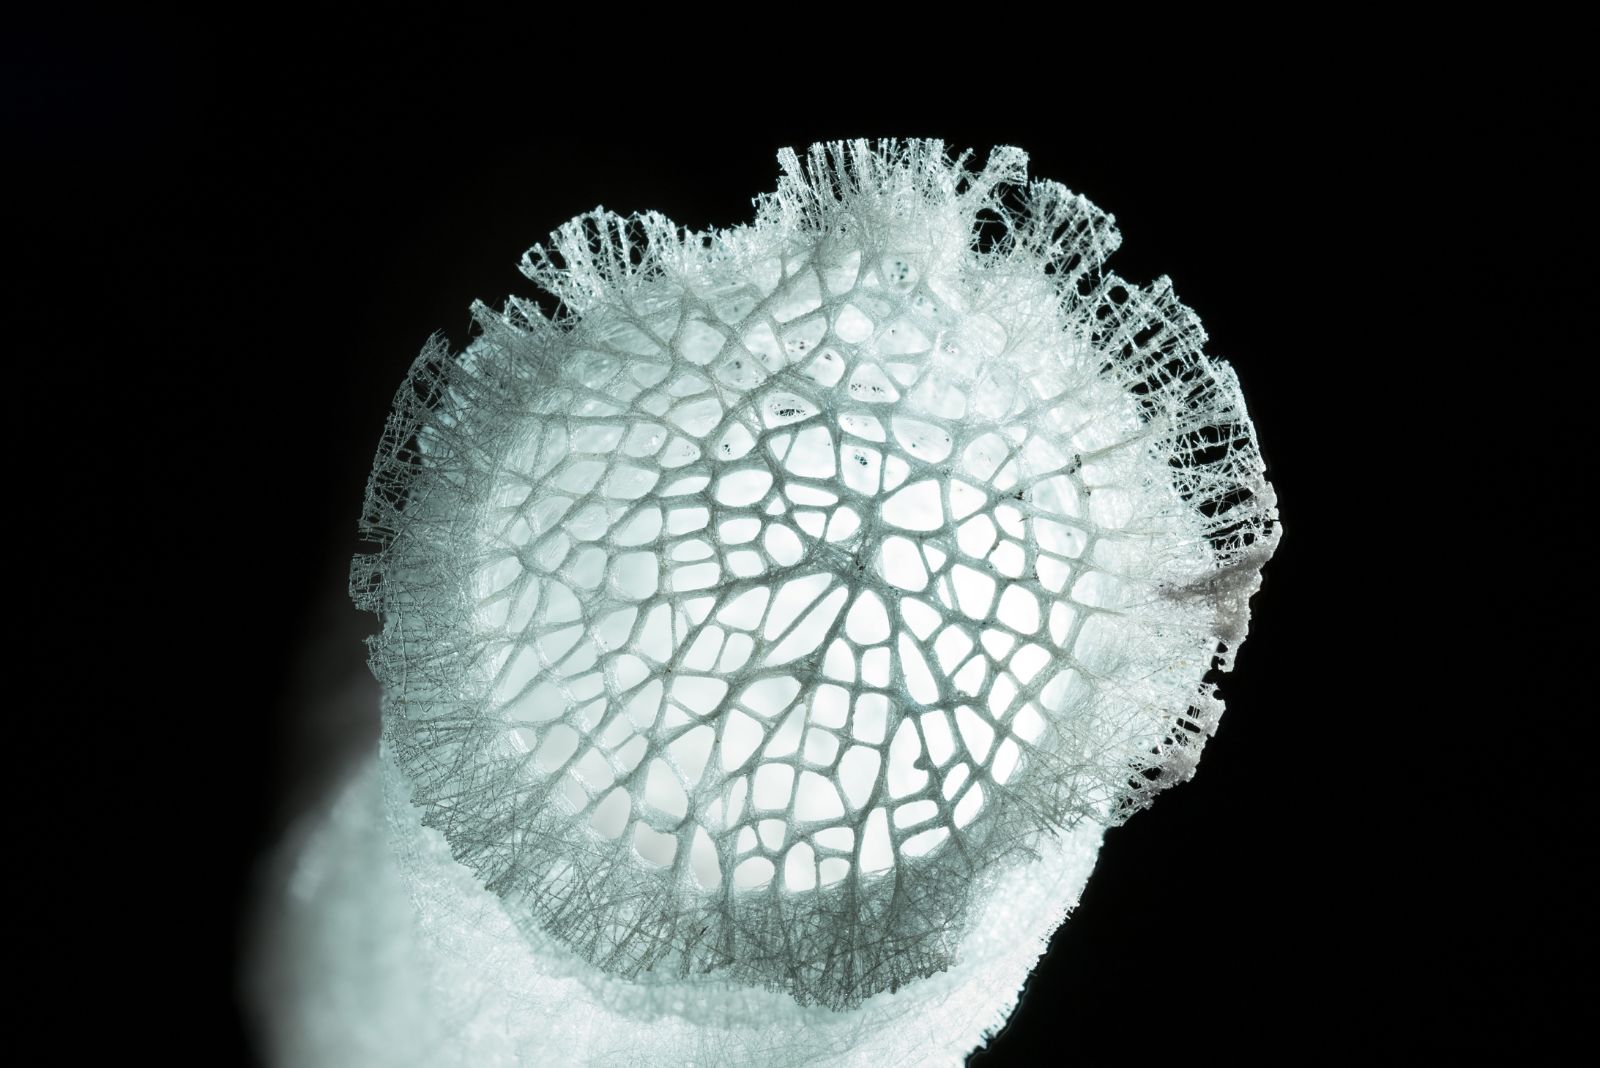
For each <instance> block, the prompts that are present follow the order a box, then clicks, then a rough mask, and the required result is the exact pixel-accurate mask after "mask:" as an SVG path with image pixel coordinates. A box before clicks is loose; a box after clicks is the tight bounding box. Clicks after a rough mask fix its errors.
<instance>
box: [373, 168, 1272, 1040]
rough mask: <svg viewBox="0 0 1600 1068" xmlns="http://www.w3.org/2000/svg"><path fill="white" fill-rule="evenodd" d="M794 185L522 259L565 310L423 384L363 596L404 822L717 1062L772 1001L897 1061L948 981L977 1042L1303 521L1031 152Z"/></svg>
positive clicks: (439, 369)
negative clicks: (1034, 164)
mask: <svg viewBox="0 0 1600 1068" xmlns="http://www.w3.org/2000/svg"><path fill="white" fill-rule="evenodd" d="M780 160H781V162H782V165H783V169H784V175H783V178H782V179H781V181H780V184H779V187H778V190H777V192H776V193H774V194H772V195H770V196H767V197H764V198H763V199H761V200H760V201H759V202H758V211H757V217H756V220H755V222H754V223H753V224H751V225H749V226H744V227H736V228H734V229H731V230H727V231H719V232H713V233H693V232H684V231H682V230H680V229H678V228H677V227H676V226H675V225H674V224H672V223H671V222H669V221H668V220H666V219H665V218H663V217H661V216H659V215H655V214H645V215H638V216H632V217H627V218H623V217H619V216H616V215H613V214H610V213H607V212H604V211H597V212H595V213H592V214H590V215H586V216H583V217H580V218H578V219H575V220H573V221H572V222H571V223H569V224H567V225H566V226H565V227H563V228H562V229H561V230H560V231H558V232H557V233H556V234H555V235H553V240H552V243H551V245H550V246H549V247H548V248H536V249H534V250H533V251H532V252H531V253H530V254H529V256H528V257H527V258H526V259H525V261H524V270H525V271H526V273H527V274H528V275H529V277H530V278H532V279H533V280H534V281H535V282H537V283H538V284H539V285H541V286H542V287H543V288H544V289H546V290H547V291H548V292H550V293H552V294H554V296H555V297H557V298H558V299H559V302H560V305H559V311H558V312H557V313H556V314H555V315H554V316H553V317H546V316H545V315H543V314H541V313H540V311H539V310H538V308H537V307H536V306H535V305H533V304H532V303H529V302H524V301H521V300H515V299H513V300H512V301H511V302H510V303H509V304H508V305H507V307H506V308H505V310H504V311H503V312H501V313H494V312H491V311H489V310H487V309H485V308H483V307H481V306H479V307H478V308H477V309H476V315H477V321H478V323H479V325H480V327H481V333H480V336H479V337H478V338H477V339H476V340H475V341H474V342H473V343H472V344H471V345H470V346H469V348H468V349H467V351H466V352H465V353H462V354H460V355H459V356H452V355H451V354H450V353H449V352H448V350H447V349H446V348H445V347H444V346H443V345H442V344H439V343H435V344H433V345H430V347H429V348H428V349H427V350H426V351H424V353H423V355H422V357H421V358H420V359H419V360H418V361H417V363H416V365H415V366H414V368H413V371H412V374H411V376H410V378H409V380H408V382H407V383H406V385H405V386H404V387H403V388H402V390H401V392H400V395H399V398H398V401H397V405H396V410H395V413H394V415H393V417H392V419H391V421H390V423H389V427H388V430H387V433H386V435H385V438H384V441H383V444H382V446H381V449H380V453H379V457H378V462H377V465H376V468H375V471H374V474H373V479H372V483H371V487H370V492H369V497H368V501H367V511H366V516H365V521H364V529H365V532H366V534H367V535H368V536H369V537H370V538H372V539H373V540H374V541H375V542H376V543H377V544H378V545H379V549H378V551H377V552H375V553H373V554H371V555H370V556H365V557H362V558H360V559H358V561H357V563H356V568H355V572H354V578H353V589H354V591H355V594H356V597H357V600H358V601H359V602H360V603H361V604H362V605H363V606H365V607H368V608H370V609H372V610H374V611H376V612H378V613H380V614H381V615H382V618H383V629H382V632H381V633H380V634H379V635H378V636H376V637H375V638H374V639H373V641H372V663H373V668H374V671H375V672H376V674H377V675H378V677H379V679H380V680H381V681H382V682H383V683H384V686H385V693H386V697H385V707H384V722H385V731H384V740H385V747H386V751H387V753H388V758H389V759H390V760H392V764H390V765H389V767H390V769H391V771H390V778H391V795H392V804H394V805H398V806H400V807H401V808H402V809H404V810H405V811H406V812H410V811H412V808H411V807H410V806H414V812H415V817H414V818H415V819H417V820H419V821H420V823H419V826H418V828H417V831H416V833H418V834H422V835H424V837H425V839H426V840H429V841H434V840H437V841H441V842H442V843H443V847H444V849H447V850H448V858H449V859H448V863H450V864H454V865H457V866H459V867H462V868H464V869H465V871H466V872H470V873H471V879H472V880H473V881H474V883H475V884H476V885H477V887H478V888H479V891H478V892H479V893H483V894H484V897H485V898H486V899H487V900H489V901H492V902H494V905H493V909H497V910H498V911H499V914H501V915H503V916H504V921H503V923H501V924H500V926H501V927H503V928H504V937H505V938H507V939H512V940H517V941H520V942H521V943H523V944H524V945H526V946H535V947H547V949H548V954H547V955H549V954H553V955H554V956H556V957H560V958H561V959H562V960H563V961H565V962H567V963H564V964H562V965H561V970H562V971H563V974H568V975H576V976H578V977H580V978H583V980H584V983H585V989H586V990H588V991H589V993H590V996H591V997H592V998H593V999H595V1000H596V1001H597V1002H598V1003H604V1004H606V1005H609V1006H611V1007H612V1008H613V1009H614V1010H615V1011H617V1012H620V1013H622V1014H623V1016H625V1017H626V1016H627V1015H628V1014H629V1013H634V1014H636V1015H637V1016H638V1018H639V1019H640V1020H643V1019H645V1018H646V1017H650V1018H656V1019H658V1020H659V1018H660V1017H661V1016H663V1015H665V1016H673V1017H675V1018H677V1019H678V1020H679V1021H680V1022H681V1023H683V1024H684V1025H686V1026H688V1027H689V1028H690V1029H691V1031H693V1030H694V1029H695V1028H700V1029H701V1030H700V1031H699V1032H698V1033H699V1035H700V1037H699V1038H698V1039H696V1040H695V1041H696V1042H697V1043H698V1045H697V1046H696V1047H695V1048H696V1049H697V1051H698V1052H697V1054H696V1055H697V1056H699V1057H701V1058H703V1059H704V1061H705V1062H707V1063H716V1062H719V1061H721V1060H727V1061H729V1062H730V1063H742V1062H743V1060H744V1059H746V1058H749V1057H752V1056H754V1054H753V1053H752V1052H751V1051H752V1050H754V1049H761V1048H766V1047H767V1046H769V1045H770V1044H771V1043H772V1042H773V1041H775V1040H777V1038H778V1035H777V1032H775V1031H774V1030H773V1029H774V1028H777V1027H780V1024H779V1023H775V1022H773V1021H774V1020H776V1019H780V1018H781V1019H786V1020H788V1021H789V1022H790V1023H794V1022H796V1021H801V1020H806V1021H809V1022H807V1023H806V1026H805V1028H804V1033H805V1034H807V1035H811V1036H813V1037H812V1038H811V1039H810V1040H808V1041H813V1042H815V1043H818V1045H816V1047H815V1048H813V1049H812V1050H811V1051H810V1052H811V1053H812V1054H815V1056H812V1057H809V1058H808V1057H801V1056H797V1057H796V1058H795V1059H796V1060H797V1061H800V1060H807V1059H811V1060H818V1059H826V1057H824V1054H826V1055H827V1056H835V1057H840V1058H844V1061H843V1062H848V1061H849V1060H850V1059H851V1058H852V1057H854V1056H855V1053H853V1052H852V1051H857V1052H859V1051H861V1050H865V1049H876V1053H875V1055H876V1056H882V1055H884V1054H885V1053H886V1052H894V1051H896V1050H901V1049H909V1048H913V1047H912V1046H904V1047H897V1046H892V1045H891V1046H888V1047H884V1046H882V1044H881V1042H882V1036H881V1035H880V1036H878V1037H877V1038H876V1039H875V1040H874V1041H873V1042H868V1041H867V1040H866V1035H867V1033H868V1032H869V1031H870V1032H875V1031H877V1030H882V1029H887V1032H888V1033H890V1034H893V1033H895V1031H896V1029H897V1028H898V1029H901V1030H905V1031H909V1030H910V1029H912V1028H914V1027H915V1028H920V1029H921V1030H922V1031H923V1032H925V1033H923V1034H919V1035H918V1036H917V1037H916V1038H915V1039H914V1040H913V1039H911V1038H909V1037H908V1038H907V1039H906V1041H907V1042H914V1043H925V1042H926V1041H927V1038H928V1035H929V1034H932V1033H933V1031H930V1030H929V1028H928V1025H927V1019H928V1018H929V1016H930V1015H931V1014H932V1013H934V1012H935V1011H936V1010H938V1008H939V1006H944V1010H943V1011H945V1012H946V1013H947V1014H948V1012H949V1005H950V1003H951V1002H950V999H952V998H955V999H957V1002H958V1003H960V1004H965V1005H967V1006H968V1008H967V1010H966V1011H965V1012H964V1013H962V1014H957V1015H959V1016H960V1017H961V1021H962V1022H961V1024H960V1027H959V1028H957V1029H956V1031H955V1033H950V1032H951V1028H949V1027H944V1028H936V1029H934V1030H936V1031H937V1032H938V1034H939V1036H940V1041H942V1042H945V1043H947V1046H945V1047H942V1048H941V1049H939V1050H933V1051H930V1050H926V1049H924V1051H923V1055H924V1056H925V1057H930V1058H934V1059H937V1058H939V1057H958V1056H959V1055H960V1054H962V1053H964V1052H965V1049H966V1048H968V1047H970V1045H971V1044H973V1043H974V1042H975V1041H977V1040H979V1039H980V1038H981V1035H982V1033H983V1032H984V1031H985V1030H986V1029H989V1028H992V1027H993V1026H995V1025H997V1024H998V1023H999V1022H1001V1021H1003V1019H1004V1015H1005V1013H1006V1012H1007V1011H1008V1010H1009V1008H1010V1005H1011V1004H1012V1002H1013V1001H1014V999H1015V996H1016V989H1017V983H1018V981H1019V976H1018V975H1017V974H1015V972H1016V964H1017V961H1018V960H1021V961H1022V962H1023V971H1024V972H1025V970H1026V962H1028V961H1031V959H1032V957H1033V956H1036V955H1037V953H1038V951H1039V948H1040V946H1041V944H1042V941H1043V939H1044V938H1046V937H1048V935H1049V933H1050V931H1051V930H1052V929H1053V928H1054V926H1055V924H1056V923H1057V922H1059V919H1060V917H1061V915H1062V913H1063V911H1064V910H1065V909H1066V908H1067V907H1069V906H1070V905H1071V904H1072V903H1073V901H1075V900H1076V896H1077V893H1078V892H1079V890H1080V889H1081V885H1082V881H1083V878H1085V877H1086V876H1087V874H1088V870H1089V866H1090V865H1092V856H1093V849H1094V847H1095V845H1097V843H1098V840H1099V835H1100V833H1101V831H1102V829H1103V828H1104V827H1106V826H1109V825H1112V824H1115V823H1117V822H1119V821H1121V820H1123V819H1125V818H1126V817H1127V816H1128V815H1129V814H1130V813H1131V812H1133V811H1135V810H1137V809H1138V808H1140V807H1142V806H1143V805H1144V804H1146V803H1147V802H1148V801H1149V799H1150V797H1151V796H1152V794H1153V793H1154V792H1155V791H1157V790H1159V789H1160V788H1161V787H1163V786H1165V785H1168V784H1170V783H1172V782H1176V781H1179V780H1181V779H1183V778H1186V777H1187V776H1188V775H1189V774H1190V773H1191V772H1192V769H1193V767H1194V763H1195V760H1196V758H1197V757H1198V754H1199V751H1200V747H1201V744H1202V742H1203V740H1204V739H1205V737H1206V736H1207V735H1208V734H1209V732H1210V731H1211V730H1212V728H1213V727H1214V725H1215V723H1216V721H1217V717H1218V716H1219V715H1220V712H1221V702H1220V701H1219V700H1218V699H1217V698H1216V696H1215V694H1214V687H1213V685H1212V684H1211V683H1210V682H1209V681H1207V679H1206V677H1205V676H1206V675H1207V673H1208V671H1210V670H1212V669H1213V668H1214V667H1221V668H1225V667H1226V666H1227V665H1228V662H1229V658H1230V656H1231V651H1232V649H1233V648H1234V647H1235V645H1236V644H1237V642H1238V641H1239V640H1240V639H1241V638H1242V637H1243V636H1244V631H1245V625H1246V621H1247V617H1248V609H1247V601H1248V598H1249V596H1250V594H1251V593H1252V592H1253V591H1254V590H1255V588H1256V586H1257V585H1258V583H1259V572H1260V568H1261V566H1262V564H1263V563H1264V562H1265V560H1266V559H1267V557H1268V556H1270V554H1271V551H1272V547H1273V545H1274V544H1275V540H1276V534H1277V531H1276V526H1275V523H1276V514H1275V509H1274V499H1273V495H1272V492H1271V489H1270V487H1269V486H1268V485H1267V483H1266V482H1265V480H1264V478H1263V465H1262V461H1261V458H1260V454H1259V451H1258V449H1257V447H1256V443H1255V438H1254V433H1253V430H1252V429H1251V426H1250V423H1249V421H1248V420H1247V418H1246V416H1245V411H1244V405H1243V401H1242V399H1241V397H1240V394H1239V390H1238V385H1237V382H1236V380H1235V378H1234V376H1233V374H1232V372H1231V371H1230V370H1229V369H1228V368H1227V367H1226V366H1225V365H1223V364H1220V363H1218V362H1217V361H1215V360H1213V359H1212V358H1210V357H1208V356H1206V355H1205V354H1204V352H1203V351H1202V344H1203V341H1204V335H1203V333H1202V331H1201V329H1200V326H1199V323H1198V321H1197V320H1196V319H1195V317H1194V316H1193V314H1191V313H1190V312H1189V311H1188V310H1187V309H1186V308H1184V307H1183V306H1182V305H1181V304H1179V303H1178V302H1177V301H1176V299H1175V298H1174V297H1173V295H1172V292H1171V288H1170V285H1169V284H1168V283H1167V282H1166V280H1165V279H1162V280H1160V281H1158V282H1157V283H1156V284H1155V285H1154V286H1152V287H1150V288H1148V289H1141V288H1139V287H1137V286H1133V285H1130V284H1128V283H1126V282H1124V281H1122V280H1120V279H1118V278H1117V277H1115V276H1114V275H1112V274H1109V273H1108V272H1107V271H1106V270H1105V266H1104V263H1105V259H1106V257H1107V255H1108V254H1109V253H1110V252H1111V251H1112V250H1113V249H1114V248H1115V247H1116V245H1117V243H1118V235H1117V232H1116V230H1115V229H1114V227H1113V225H1112V220H1111V218H1110V217H1109V216H1107V215H1105V214H1104V213H1102V212H1100V211H1099V210H1097V209H1096V208H1095V207H1094V206H1092V205H1091V204H1089V203H1088V202H1087V201H1086V200H1084V199H1083V198H1082V197H1078V196H1074V195H1072V194H1070V193H1069V192H1067V190H1065V189H1064V188H1062V187H1061V186H1059V185H1057V184H1055V183H1053V182H1046V181H1033V182H1028V181H1027V180H1026V175H1025V157H1024V155H1023V154H1022V153H1021V152H1020V151H1017V150H1014V149H1000V150H997V151H996V152H994V153H993V154H992V155H991V156H990V158H989V160H988V162H987V163H986V164H985V165H983V166H982V167H972V166H969V162H968V158H967V157H965V156H963V157H961V158H959V159H955V160H952V159H950V158H949V157H948V156H947V155H946V154H945V152H944V149H943V147H942V146H941V145H940V144H938V143H936V142H906V143H880V144H878V145H876V146H873V145H869V144H868V143H866V142H852V143H845V144H831V145H821V146H816V147H814V148H812V149H811V151H810V152H809V153H808V155H807V156H806V157H805V159H804V160H803V161H802V159H801V158H799V157H798V156H796V155H795V154H794V153H791V152H785V153H783V154H782V155H781V156H780ZM406 818H413V817H406ZM424 828H426V829H429V830H424ZM431 832H437V835H438V836H439V837H437V838H426V836H427V835H428V834H430V833H431ZM442 857H443V853H442V851H441V855H440V856H436V857H435V858H434V863H446V861H445V860H444V859H442ZM424 867H425V866H424ZM421 870H423V869H422V868H414V869H413V871H421ZM429 870H431V869H429ZM415 879H416V880H418V881H417V882H416V886H415V889H414V892H413V896H414V897H415V899H416V900H417V905H418V908H419V909H420V910H421V911H422V912H424V913H427V914H429V915H430V916H431V917H432V918H431V919H429V920H428V921H427V922H432V923H437V922H439V921H438V919H437V917H438V916H440V915H448V914H449V913H450V910H452V909H453V908H456V907H457V905H459V904H460V902H459V901H456V902H452V901H451V900H450V899H449V898H448V896H447V895H446V894H445V893H444V892H442V891H439V890H437V888H435V889H424V884H425V883H426V880H425V879H423V878H422V877H421V876H420V875H417V876H415ZM1040 879H1045V880H1046V885H1044V886H1042V887H1041V886H1040V885H1039V884H1038V880H1040ZM436 894H437V895H438V896H434V895H436ZM484 908H485V904H484V901H483V900H478V899H476V898H475V899H474V902H473V904H472V905H471V907H470V909H467V912H470V913H473V914H479V913H481V911H482V910H483V909H484ZM465 914H466V913H465V912H464V913H463V915H465ZM474 926H475V927H477V928H481V927H482V921H481V920H479V921H476V922H475V923H474ZM541 952H543V950H541ZM536 955H537V954H536ZM997 981H998V982H1002V983H1006V984H1008V985H1004V986H1001V987H999V988H994V984H995V982H997ZM497 982H498V984H499V986H500V988H501V989H504V988H506V986H507V985H508V984H509V985H511V986H515V985H516V984H517V983H518V982H519V980H515V979H505V978H502V979H500V980H497ZM960 999H967V1000H966V1001H961V1000H960ZM775 1005H778V1006H781V1005H788V1006H789V1008H788V1009H787V1010H782V1009H774V1006H775ZM775 1012H777V1013H778V1016H776V1017H775V1016H774V1013H775ZM784 1013H787V1014H788V1015H787V1016H784ZM818 1014H821V1015H820V1016H819V1015H818ZM652 1026H655V1025H652ZM963 1029H964V1030H963ZM644 1030H645V1028H644V1025H643V1024H642V1023H641V1024H640V1034H643V1032H644ZM785 1041H796V1039H795V1038H794V1035H793V1034H792V1033H790V1034H789V1037H788V1038H787V1039H785ZM875 1043H876V1044H875ZM603 1045H604V1047H605V1048H604V1049H603V1050H602V1049H600V1048H599V1047H596V1048H594V1049H591V1050H589V1052H587V1053H585V1051H584V1050H568V1051H567V1055H568V1056H569V1057H571V1058H572V1059H573V1060H577V1061H581V1060H584V1059H586V1058H587V1059H590V1060H594V1061H596V1062H606V1063H626V1062H627V1061H626V1057H627V1054H626V1053H624V1052H619V1051H618V1050H617V1049H615V1048H613V1045H614V1043H608V1044H603ZM918 1048H920V1047H918ZM529 1052H530V1053H531V1052H532V1051H531V1050H530V1051H529ZM639 1056H640V1059H641V1060H648V1059H649V1058H648V1057H646V1056H645V1048H644V1046H642V1045H641V1046H640V1047H639ZM607 1058H610V1059H609V1060H608V1059H607Z"/></svg>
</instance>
